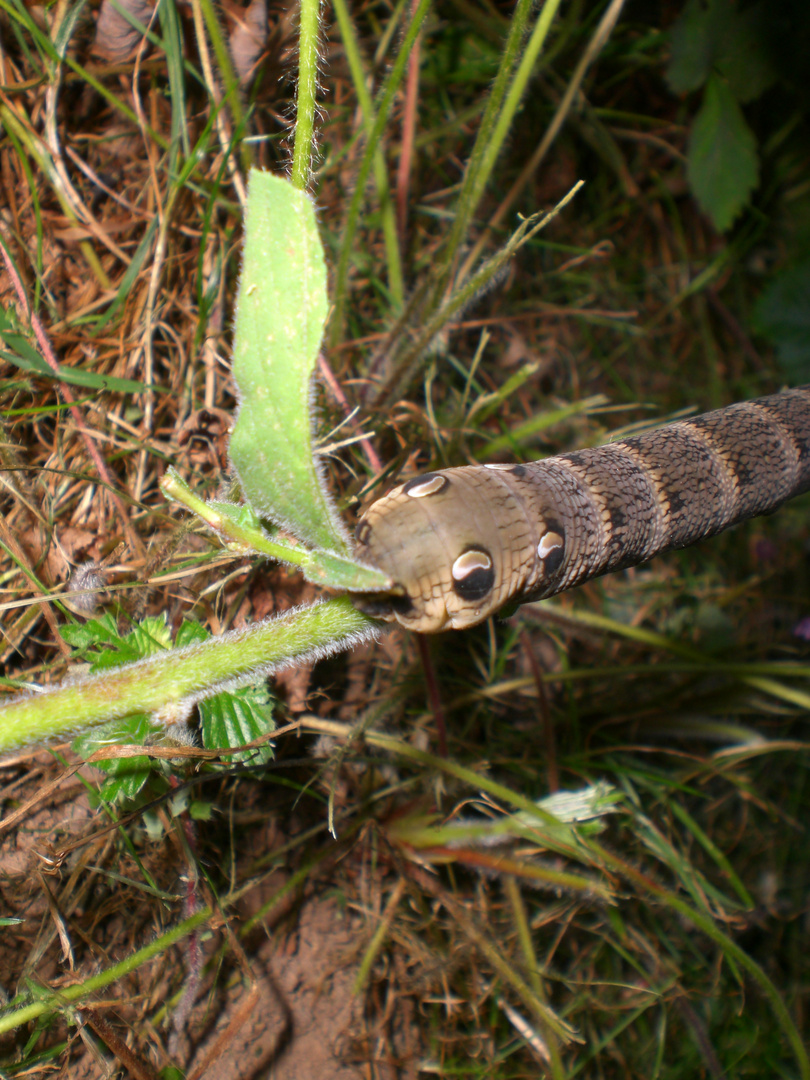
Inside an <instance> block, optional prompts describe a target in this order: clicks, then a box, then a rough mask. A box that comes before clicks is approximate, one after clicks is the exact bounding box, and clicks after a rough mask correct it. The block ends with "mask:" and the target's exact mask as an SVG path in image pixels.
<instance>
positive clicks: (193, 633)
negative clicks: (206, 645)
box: [174, 619, 211, 649]
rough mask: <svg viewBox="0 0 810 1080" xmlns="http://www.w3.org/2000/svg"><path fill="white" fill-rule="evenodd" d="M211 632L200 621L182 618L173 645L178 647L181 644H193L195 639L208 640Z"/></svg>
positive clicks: (180, 646)
mask: <svg viewBox="0 0 810 1080" xmlns="http://www.w3.org/2000/svg"><path fill="white" fill-rule="evenodd" d="M210 637H211V634H210V632H209V631H208V630H206V628H205V627H204V626H203V624H202V623H198V622H195V621H194V619H184V620H183V622H182V624H181V625H180V629H179V630H178V631H177V634H176V636H175V639H174V646H175V648H176V649H180V648H182V647H183V645H193V644H194V643H195V642H197V641H208V639H209V638H210Z"/></svg>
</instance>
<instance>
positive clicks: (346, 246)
mask: <svg viewBox="0 0 810 1080" xmlns="http://www.w3.org/2000/svg"><path fill="white" fill-rule="evenodd" d="M431 2H432V0H419V7H418V8H417V9H416V11H415V12H414V16H413V18H412V19H411V21H410V24H409V26H408V29H407V31H406V33H405V37H404V38H403V41H402V45H401V47H400V50H399V52H398V53H397V58H396V60H395V61H394V65H393V67H392V68H391V71H390V73H389V75H388V78H387V79H386V81H385V83H384V85H383V88H382V92H381V94H380V97H379V105H378V107H377V115H376V117H375V120H374V127H373V128H372V130H371V133H370V135H369V136H368V140H367V142H366V148H365V151H364V153H363V160H362V161H361V163H360V169H359V170H358V173H357V182H356V184H355V187H354V191H353V192H352V198H351V202H350V203H349V210H348V213H347V215H346V227H345V229H344V230H343V237H342V240H341V245H340V254H339V256H338V264H337V269H336V271H335V289H334V307H333V309H332V318H331V321H330V329H329V340H330V343H331V344H332V345H336V344H337V343H338V342H339V341H340V336H341V333H342V330H343V311H344V308H345V306H346V289H347V279H348V275H349V261H350V259H351V252H352V245H353V243H354V234H355V232H356V231H357V222H358V220H359V217H360V211H361V209H362V206H363V201H364V199H365V193H366V184H367V182H368V178H369V174H370V172H371V167H372V165H373V163H374V155H375V153H376V151H377V146H378V144H379V141H380V139H381V138H382V133H383V131H384V130H385V125H386V124H387V123H388V114H389V112H390V110H391V105H392V104H393V101H394V95H395V94H396V92H397V90H398V89H399V86H400V83H401V82H402V79H403V77H404V75H405V70H406V68H407V65H408V57H409V56H410V54H411V50H412V49H413V46H414V42H415V41H416V39H417V37H418V35H419V31H420V30H421V29H422V23H423V22H424V21H425V16H426V15H427V13H428V10H429V8H430V5H431Z"/></svg>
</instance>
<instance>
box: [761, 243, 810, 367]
mask: <svg viewBox="0 0 810 1080" xmlns="http://www.w3.org/2000/svg"><path fill="white" fill-rule="evenodd" d="M754 325H755V327H756V329H757V330H758V331H759V332H760V333H761V334H764V335H765V336H766V337H768V338H770V340H771V341H772V342H773V343H774V345H775V346H776V355H777V360H778V362H779V366H780V368H781V369H782V371H783V373H784V375H785V377H786V378H788V379H789V380H790V381H791V382H797V383H801V382H806V381H807V380H808V379H810V259H805V260H804V261H803V262H801V263H798V264H797V265H796V266H793V267H791V268H790V269H789V270H783V271H782V272H781V273H780V274H778V275H777V276H776V277H775V278H774V280H773V281H772V282H771V283H770V285H769V286H768V287H767V289H766V290H765V292H763V294H762V296H761V297H760V298H759V302H758V303H757V306H756V309H755V312H754Z"/></svg>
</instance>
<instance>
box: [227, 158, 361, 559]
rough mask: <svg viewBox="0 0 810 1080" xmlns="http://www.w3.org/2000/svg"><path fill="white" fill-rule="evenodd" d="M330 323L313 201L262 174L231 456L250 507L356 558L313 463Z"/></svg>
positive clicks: (252, 199) (244, 283)
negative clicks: (317, 382) (321, 353)
mask: <svg viewBox="0 0 810 1080" xmlns="http://www.w3.org/2000/svg"><path fill="white" fill-rule="evenodd" d="M326 314H327V297H326V264H325V262H324V257H323V248H322V245H321V241H320V237H319V235H318V228H317V225H316V222H315V208H314V205H313V203H312V200H311V199H310V197H309V196H308V195H307V194H306V193H305V192H303V191H297V190H296V189H295V188H293V187H292V186H291V185H290V184H289V183H288V182H287V181H286V180H282V179H281V178H280V177H277V176H272V175H271V174H269V173H265V172H260V171H258V170H256V169H254V170H253V171H252V172H251V174H250V185H249V191H248V201H247V210H246V214H245V250H244V258H243V263H242V278H241V281H240V284H239V296H238V300H237V310H236V332H235V339H234V368H233V370H234V377H235V379H236V383H237V387H238V389H239V395H240V407H239V412H238V415H237V418H236V423H235V426H234V431H233V435H232V436H231V444H230V456H231V461H232V462H233V465H234V468H235V469H236V472H237V474H238V476H239V480H240V483H241V485H242V491H243V492H244V495H245V498H246V499H247V500H248V501H249V502H250V503H252V505H253V506H254V507H255V509H256V510H258V512H259V513H260V514H261V515H262V516H264V517H266V518H268V519H269V520H271V521H274V522H276V523H277V524H278V525H280V526H282V527H283V528H285V529H287V530H289V531H290V532H291V533H292V534H293V535H294V536H296V537H297V538H298V539H299V540H303V541H304V542H305V543H307V544H309V545H310V546H312V547H316V548H324V549H326V550H330V551H333V552H335V553H337V554H340V555H346V554H348V553H349V546H350V544H349V537H348V534H347V533H346V530H345V528H344V526H343V524H342V522H341V521H340V518H339V516H338V515H337V513H336V512H335V510H334V508H333V505H332V501H331V499H330V498H329V495H328V494H327V491H326V488H325V486H324V483H323V478H322V475H321V472H320V466H319V464H318V462H317V460H316V458H315V456H314V454H313V417H312V377H313V372H314V369H315V365H316V363H317V358H318V349H319V348H320V344H321V338H322V336H323V327H324V322H325V319H326Z"/></svg>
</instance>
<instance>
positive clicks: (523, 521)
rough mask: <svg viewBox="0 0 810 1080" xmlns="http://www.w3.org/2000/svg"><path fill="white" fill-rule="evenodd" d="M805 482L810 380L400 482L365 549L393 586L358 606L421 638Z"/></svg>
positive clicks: (716, 525)
mask: <svg viewBox="0 0 810 1080" xmlns="http://www.w3.org/2000/svg"><path fill="white" fill-rule="evenodd" d="M809 489H810V386H804V387H799V388H797V389H795V390H785V391H783V392H782V393H780V394H774V395H772V396H770V397H763V398H757V399H756V400H754V401H747V402H741V403H739V404H737V405H730V406H728V407H727V408H725V409H718V410H716V411H715V412H709V413H704V414H703V415H702V416H696V417H693V418H692V419H690V420H680V421H678V422H676V423H673V424H667V425H666V426H664V427H660V428H657V429H654V430H652V431H647V432H644V433H643V434H641V435H636V436H633V437H632V438H628V439H622V440H621V441H619V442H615V443H608V444H607V445H605V446H598V447H595V448H593V449H588V450H578V451H576V452H574V453H571V454H560V455H558V456H556V457H550V458H546V459H545V460H543V461H535V462H530V463H528V464H526V465H467V466H464V467H461V468H456V469H443V470H441V471H440V472H431V473H426V474H424V475H422V476H418V477H415V478H414V479H412V480H409V481H408V482H407V483H405V484H401V485H400V486H399V487H396V488H394V489H393V490H392V491H390V492H388V494H387V495H384V496H383V497H382V498H381V499H378V500H377V502H375V503H373V504H372V505H371V506H370V507H369V508H368V510H366V512H365V513H364V514H363V516H362V517H361V518H360V521H359V523H358V526H357V532H356V548H355V555H356V557H357V558H358V559H359V560H360V561H362V562H364V563H366V564H368V565H371V566H374V567H376V568H378V569H379V570H382V571H383V572H384V573H386V574H387V575H388V576H389V577H390V579H391V580H392V581H393V582H394V583H395V585H394V588H393V589H392V590H391V591H390V592H388V593H374V594H363V595H359V596H357V597H356V600H355V602H356V603H357V604H358V606H359V607H361V608H362V610H364V611H366V612H367V613H368V614H370V615H374V616H376V617H377V618H382V619H386V620H394V619H396V620H397V621H398V622H400V623H401V624H402V625H403V626H406V627H408V628H410V629H412V630H419V631H423V632H426V633H431V632H435V631H438V630H449V629H461V628H463V627H467V626H475V625H476V623H479V622H482V621H483V620H484V619H486V618H487V617H488V616H489V615H492V614H493V613H494V612H496V611H498V610H499V609H500V608H502V607H504V606H505V605H507V604H510V605H513V604H521V603H526V602H527V601H531V600H541V599H545V598H546V597H549V596H553V595H554V594H555V593H558V592H562V591H563V590H564V589H570V588H571V587H572V586H574V585H579V584H581V583H582V582H583V581H587V580H588V579H589V578H593V577H597V576H599V575H601V574H607V573H610V572H611V571H613V570H621V569H624V568H626V567H629V566H636V565H637V564H638V563H642V562H646V561H647V560H648V559H651V558H652V557H653V556H654V555H658V554H659V553H660V552H662V551H667V550H670V549H672V548H681V547H687V546H688V545H689V544H694V543H696V542H697V541H698V540H702V539H703V538H704V537H707V536H713V535H714V534H715V533H719V532H721V531H722V530H723V529H727V528H729V527H730V526H731V525H735V524H736V523H737V522H739V521H743V520H745V519H746V518H751V517H756V516H757V515H758V514H766V513H769V512H771V511H772V510H775V509H776V508H777V507H779V506H781V504H782V503H783V502H785V500H786V499H790V498H793V496H794V495H799V494H801V493H802V492H804V491H807V490H809Z"/></svg>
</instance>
